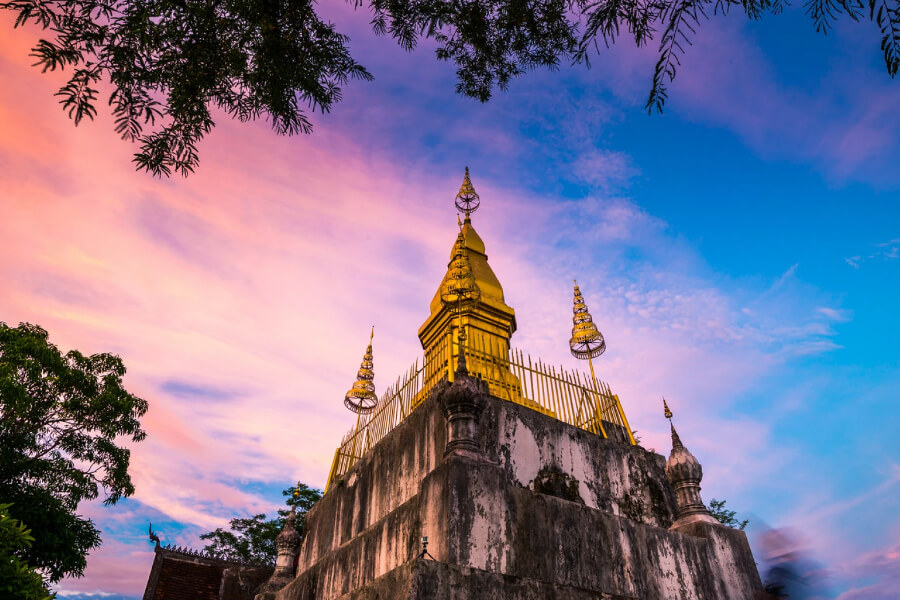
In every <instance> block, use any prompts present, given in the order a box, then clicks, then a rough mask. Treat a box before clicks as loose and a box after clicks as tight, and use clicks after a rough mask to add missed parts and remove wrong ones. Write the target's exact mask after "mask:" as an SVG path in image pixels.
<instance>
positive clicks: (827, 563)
mask: <svg viewBox="0 0 900 600" xmlns="http://www.w3.org/2000/svg"><path fill="white" fill-rule="evenodd" d="M328 10H330V11H334V14H333V18H334V19H335V20H336V21H337V22H338V23H339V24H341V26H342V27H343V28H344V29H345V30H346V31H349V32H350V33H351V36H352V39H353V43H352V48H353V50H354V51H356V52H358V55H359V56H360V57H363V58H364V61H363V62H364V63H365V64H366V66H367V67H369V69H370V70H371V71H372V72H373V73H374V75H375V77H376V80H375V81H374V82H373V83H353V84H351V85H350V86H348V88H347V89H346V90H345V100H344V101H343V102H342V103H341V104H339V105H337V106H336V107H335V110H334V112H333V113H332V114H329V115H325V116H316V117H315V119H314V121H315V122H316V124H317V129H316V132H315V133H314V134H313V135H312V136H309V137H300V138H293V139H280V138H276V137H275V136H274V134H271V133H270V132H268V131H267V130H266V128H265V126H264V124H258V125H238V124H233V123H229V122H228V121H227V119H225V118H222V119H220V123H219V127H218V128H217V129H216V131H215V132H214V133H213V134H212V135H211V136H210V137H209V138H208V140H207V141H206V142H204V145H203V146H202V148H201V168H200V170H199V172H198V173H197V174H196V175H195V176H193V177H191V178H189V179H187V180H181V179H177V180H171V181H158V180H153V179H150V178H148V177H146V176H145V175H141V174H136V173H134V172H132V170H131V166H130V164H129V160H130V157H129V153H130V152H131V150H132V149H131V148H130V147H128V146H127V145H126V144H123V143H121V142H118V141H117V140H116V139H115V136H114V135H113V134H112V132H111V127H110V124H109V119H108V118H104V116H102V115H101V116H100V117H99V118H98V121H97V122H96V123H94V124H92V125H90V126H89V127H80V128H78V129H77V130H76V129H74V128H73V127H71V125H70V124H69V123H68V122H67V121H66V119H65V117H64V116H63V115H62V114H61V113H60V112H59V111H58V110H57V109H56V108H55V100H54V99H53V98H52V91H53V81H52V80H51V79H49V78H47V77H41V76H40V75H39V74H38V73H36V72H35V70H33V69H30V68H29V67H28V66H27V65H28V63H29V59H27V57H26V56H25V50H26V49H27V47H28V44H29V41H30V40H29V38H28V35H27V34H26V33H22V32H19V33H17V34H15V35H13V36H12V37H11V38H10V41H9V42H6V45H5V46H4V47H3V53H2V54H0V71H2V74H3V77H4V80H5V81H10V82H13V85H11V86H9V87H8V88H7V89H6V90H0V124H2V123H3V122H4V120H5V124H6V126H7V132H8V133H7V135H6V136H5V137H4V136H0V138H2V142H0V144H2V145H0V173H3V174H2V175H0V197H3V198H5V200H2V201H0V210H2V211H3V217H4V218H3V219H2V224H0V233H2V234H3V235H4V236H5V238H6V239H7V240H9V243H8V246H7V252H6V253H5V254H4V257H2V258H0V274H2V275H3V276H4V277H5V278H6V279H7V280H8V281H11V282H13V285H11V286H8V287H7V288H6V289H4V290H3V291H0V319H3V320H5V321H7V322H18V321H32V322H37V323H40V324H42V325H44V326H45V327H46V328H47V329H48V330H49V331H50V333H51V337H52V339H54V340H55V341H56V343H58V344H59V345H60V346H61V347H64V348H67V347H77V348H80V349H83V350H85V351H104V350H109V351H115V352H118V353H120V354H121V355H122V356H123V358H124V360H125V362H126V365H128V367H129V375H128V379H127V381H128V382H129V385H130V386H131V387H132V388H133V389H134V390H136V392H137V393H139V394H140V395H142V396H143V397H145V398H147V399H148V400H150V402H151V407H152V408H151V413H150V414H149V415H148V419H147V429H148V432H149V434H150V435H149V437H148V440H147V441H146V442H145V443H143V444H141V445H139V446H137V447H136V448H135V449H134V461H135V467H134V472H135V480H136V483H137V487H138V491H137V494H136V495H135V497H134V498H132V499H128V500H126V501H124V502H122V503H121V504H120V505H118V506H116V507H114V508H111V509H110V508H103V507H100V506H93V505H91V506H86V507H83V509H84V511H85V514H88V515H89V516H91V517H92V518H94V519H95V520H96V521H97V522H98V523H99V524H100V525H101V526H102V527H103V529H104V533H105V544H104V548H102V549H101V550H99V551H98V552H97V554H96V555H95V556H93V557H92V558H91V559H90V562H89V568H88V575H87V577H86V578H84V579H82V580H77V581H65V582H63V583H62V585H61V594H60V596H61V597H63V598H79V599H81V598H86V597H93V596H97V595H102V594H115V595H117V597H122V598H136V597H138V596H140V595H141V594H142V592H143V584H144V582H145V581H146V576H147V573H149V567H150V561H151V560H152V558H151V557H150V554H149V550H150V547H149V545H148V544H146V542H145V540H144V536H145V530H146V522H147V520H152V521H153V522H154V528H156V529H158V530H160V531H161V532H162V533H163V535H164V538H165V539H168V540H170V541H173V542H175V543H179V544H192V545H194V546H195V547H200V543H199V540H198V538H197V536H198V535H199V534H200V533H202V532H203V531H208V530H209V529H211V528H214V527H216V526H219V525H221V524H224V523H225V522H226V521H227V520H228V519H229V518H232V517H234V516H243V515H246V514H252V513H255V512H263V511H268V512H271V511H273V510H274V508H275V506H276V504H277V503H278V502H279V501H280V490H281V489H283V488H284V487H287V486H288V485H290V484H291V483H292V482H294V481H296V480H297V479H301V480H303V481H306V482H308V483H310V484H313V485H322V484H323V483H324V478H325V476H326V475H327V469H328V466H329V461H330V458H331V454H332V452H333V448H334V446H335V445H336V444H337V443H338V441H339V439H340V436H341V435H342V433H343V431H344V430H345V429H347V428H348V427H350V426H351V425H352V416H351V415H349V413H345V411H344V409H343V407H342V406H341V402H340V399H341V398H342V395H343V392H344V391H345V388H347V387H348V386H349V385H350V384H351V383H352V378H353V375H354V373H355V370H356V368H357V367H358V363H359V359H360V356H361V354H362V350H363V348H364V342H365V337H366V336H365V334H366V333H367V331H368V326H369V325H371V324H372V322H373V321H374V322H375V324H376V339H375V364H376V385H377V386H378V390H379V392H380V391H382V390H383V389H384V387H385V385H386V384H387V383H388V382H390V381H392V380H393V379H394V378H395V377H396V376H397V375H399V374H400V373H401V372H402V371H403V370H404V369H405V368H406V367H407V366H408V364H409V363H411V362H412V361H413V360H414V359H415V357H416V356H417V355H418V354H419V353H420V349H419V347H418V341H417V340H416V338H415V331H416V329H417V328H418V326H419V325H420V324H421V321H422V320H424V318H425V316H426V307H427V303H428V301H429V300H430V297H431V295H432V294H433V292H434V288H435V286H436V285H437V284H438V282H439V281H440V277H441V275H442V273H443V269H444V268H445V262H446V254H447V252H448V251H449V249H450V247H451V245H452V243H453V239H454V235H455V233H454V230H455V226H456V225H455V217H454V216H453V212H452V205H451V200H452V196H453V194H454V193H455V191H456V188H457V187H458V185H459V180H460V179H461V172H462V167H463V166H465V165H469V167H470V168H471V171H472V178H473V182H474V184H475V187H476V189H478V191H479V193H480V194H481V196H482V200H483V204H482V209H481V210H480V211H479V212H478V214H477V215H476V216H475V225H476V227H477V228H478V230H479V232H480V233H481V235H482V237H483V238H484V240H485V243H486V244H487V248H488V254H489V256H490V261H491V264H492V265H493V267H494V270H495V271H496V272H497V274H498V276H499V278H500V280H501V282H502V283H503V284H504V288H505V291H506V295H507V301H508V302H509V303H510V304H511V305H512V306H513V307H515V308H516V310H517V313H518V319H519V325H520V330H519V332H518V333H517V334H516V337H515V338H514V343H515V344H516V345H518V346H520V347H523V348H526V349H528V350H530V351H531V352H532V353H534V354H538V355H541V356H544V357H546V358H548V359H549V360H551V361H553V362H560V363H564V364H566V365H567V368H576V367H578V366H579V365H577V364H575V363H573V361H572V359H571V358H570V357H568V356H567V350H566V347H565V338H566V337H567V335H568V328H569V327H570V322H569V320H570V303H571V289H570V288H569V284H570V282H571V279H572V277H573V276H577V277H578V279H579V282H580V283H582V287H583V291H584V292H585V294H586V300H587V302H588V305H589V307H590V308H591V311H592V313H593V315H594V318H595V321H597V322H598V324H599V326H600V329H601V331H603V333H604V334H605V335H606V337H607V340H608V343H609V351H608V352H607V354H606V355H604V357H603V359H602V360H601V361H600V362H599V364H598V375H599V376H601V377H602V378H603V379H605V380H606V381H608V382H609V383H610V385H611V386H612V388H613V390H615V391H617V392H618V393H619V395H620V396H621V398H622V401H623V404H624V406H625V409H626V411H628V414H629V419H630V421H631V423H632V425H633V427H635V428H636V429H638V430H639V431H640V432H641V436H642V438H643V440H644V442H643V443H644V444H645V445H646V446H647V447H655V448H657V449H658V450H660V451H665V452H666V453H667V449H668V447H667V446H666V444H667V443H668V442H667V423H665V421H664V419H662V417H661V408H660V406H659V403H660V399H659V398H660V396H662V395H665V396H666V397H667V398H668V399H669V400H670V403H671V405H672V408H673V410H674V411H675V413H676V422H677V423H678V424H679V431H680V432H681V433H682V438H683V439H684V441H685V443H686V444H687V445H688V446H689V447H690V448H691V449H692V450H693V451H694V453H695V454H696V455H697V456H698V457H699V458H700V460H701V461H702V462H703V465H704V472H705V474H706V476H705V480H704V497H705V499H707V500H709V499H710V498H712V497H717V498H726V499H727V500H728V505H729V507H731V508H734V509H736V510H738V511H739V513H740V514H741V515H746V516H748V517H749V518H750V519H751V540H753V543H754V544H756V541H755V539H756V538H755V537H754V536H755V532H757V531H759V528H761V526H762V524H763V523H766V524H768V525H769V526H773V527H792V528H794V529H793V531H794V534H793V537H794V538H795V539H796V542H797V544H798V546H800V547H802V548H803V549H804V551H805V552H806V553H807V554H808V555H809V556H810V557H811V558H812V559H813V560H815V561H817V562H819V563H821V564H822V565H824V568H825V569H826V572H827V575H828V588H829V592H828V595H829V597H834V598H837V597H840V598H841V599H842V600H849V599H851V598H890V597H893V596H892V594H893V593H894V592H893V590H895V589H897V588H898V587H900V519H898V517H897V513H898V508H900V506H898V501H897V498H898V497H900V494H898V490H900V444H898V443H897V441H896V437H895V432H896V431H898V429H900V408H898V406H900V403H898V397H897V390H898V389H900V388H898V383H900V365H898V352H897V351H896V349H895V340H896V337H897V332H898V331H900V317H898V313H897V310H896V307H897V306H898V305H900V277H898V267H900V261H898V248H900V208H898V203H900V170H898V169H897V168H896V164H897V161H898V158H900V152H898V150H900V143H898V133H900V113H897V111H896V107H897V106H898V99H900V91H898V88H897V83H896V82H895V81H891V80H890V78H889V77H888V76H887V75H886V74H885V72H884V67H883V65H882V63H881V62H880V51H879V50H878V46H877V43H878V38H877V33H876V32H875V29H874V28H873V27H872V26H871V25H870V24H861V25H853V24H842V25H841V26H839V27H838V28H837V29H836V30H835V31H833V32H832V34H830V35H829V36H827V37H825V36H821V35H816V34H815V33H814V31H813V27H812V25H811V24H810V23H809V22H808V21H807V19H806V17H805V16H804V15H803V14H802V7H800V6H797V7H793V8H792V9H790V10H789V11H788V13H787V14H786V15H784V16H782V17H778V18H774V17H772V18H766V19H764V20H763V21H761V22H759V23H755V24H749V23H746V22H744V21H743V20H742V19H741V18H740V17H737V16H736V15H735V18H727V19H721V18H717V19H715V20H713V21H711V22H709V23H705V24H704V27H703V29H702V31H701V34H700V36H699V37H698V39H697V40H696V43H695V45H694V46H693V47H692V48H690V49H689V52H688V55H687V56H686V58H685V60H684V65H683V67H682V68H681V70H680V72H679V76H678V78H677V79H676V81H675V83H674V85H672V87H671V90H670V92H671V93H670V102H669V105H668V107H667V110H666V112H665V113H664V114H663V115H647V114H646V112H645V111H644V110H643V103H644V100H645V98H646V94H647V92H648V90H649V88H648V86H649V83H650V79H651V75H652V65H653V62H654V55H653V51H652V48H651V49H650V51H636V50H634V49H633V48H629V47H628V46H627V45H625V46H622V47H619V48H615V49H613V50H611V51H608V52H604V53H602V54H601V56H599V57H597V58H595V59H594V67H593V68H592V69H590V70H586V69H584V68H583V67H575V68H568V67H566V68H562V69H560V70H559V71H558V72H553V73H551V72H546V71H537V72H534V73H529V74H528V75H526V76H525V77H523V78H521V79H519V80H516V81H514V82H513V83H512V85H511V86H510V89H509V90H508V91H506V92H504V93H501V94H499V95H497V97H496V98H494V99H493V100H492V101H491V102H489V103H487V104H484V105H482V104H479V103H477V102H474V101H471V100H468V99H465V98H461V97H458V96H456V95H454V93H453V87H454V80H453V69H452V67H451V66H449V65H445V64H439V63H436V62H435V61H434V59H433V57H432V56H431V55H430V53H429V51H430V49H429V47H428V44H423V45H422V47H421V48H420V49H419V51H417V52H415V53H412V54H406V53H404V52H402V51H401V50H399V49H397V48H396V47H395V46H394V45H393V44H392V42H391V41H390V40H388V39H383V38H376V37H374V36H372V35H371V34H369V33H368V32H366V29H365V22H366V19H365V18H361V16H360V15H354V14H353V13H352V11H351V10H350V9H349V8H348V7H346V6H343V5H334V6H329V8H328ZM88 157H90V159H88ZM13 172H15V173H16V176H15V177H13V176H12V175H11V173H13ZM93 173H103V174H104V175H103V176H102V177H97V176H95V175H93ZM73 222H74V223H78V224H79V226H78V227H73V226H72V223H73ZM360 290H363V291H362V292H360ZM336 338H337V339H346V340H357V339H358V343H349V344H347V346H348V347H345V345H343V344H342V345H341V347H335V345H334V344H329V340H332V339H336ZM285 423H290V424H291V425H290V427H285ZM755 547H756V548H757V559H758V560H762V557H761V556H760V550H759V547H758V545H756V546H755Z"/></svg>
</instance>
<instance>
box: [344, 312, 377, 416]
mask: <svg viewBox="0 0 900 600" xmlns="http://www.w3.org/2000/svg"><path fill="white" fill-rule="evenodd" d="M373 337H375V327H374V326H372V333H370V334H369V346H368V347H367V348H366V353H365V354H364V355H363V359H362V363H361V364H360V365H359V371H358V372H357V373H356V383H354V384H353V387H352V388H350V390H349V391H348V392H347V395H346V396H344V406H346V407H347V408H349V409H350V410H352V411H353V412H355V413H356V414H357V415H364V414H367V413H370V412H372V411H373V410H374V409H375V404H376V403H377V402H378V396H376V395H375V384H374V383H372V381H373V380H374V379H375V371H374V370H373V369H372V366H373V363H372V358H373V356H372V338H373Z"/></svg>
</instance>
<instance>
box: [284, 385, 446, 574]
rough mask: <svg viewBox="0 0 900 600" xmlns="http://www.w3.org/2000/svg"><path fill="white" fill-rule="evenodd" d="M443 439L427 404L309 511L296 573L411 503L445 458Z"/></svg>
mask: <svg viewBox="0 0 900 600" xmlns="http://www.w3.org/2000/svg"><path fill="white" fill-rule="evenodd" d="M446 439H447V432H446V425H445V423H444V417H443V416H442V415H441V412H440V410H439V409H437V408H436V404H435V403H434V401H432V400H430V399H429V400H426V401H425V403H423V405H422V406H420V407H419V408H418V409H416V410H415V411H413V413H412V414H411V415H410V416H409V417H407V418H406V419H405V420H404V421H403V422H402V423H401V424H400V425H398V426H397V427H396V428H395V429H394V430H393V431H392V432H391V433H390V434H389V435H387V436H385V438H384V439H382V440H381V441H380V442H379V443H378V444H376V445H375V447H374V448H372V449H371V450H370V451H369V453H368V454H366V455H365V456H364V457H363V458H362V459H360V460H359V461H358V462H357V464H356V465H355V466H354V467H353V468H352V469H350V471H349V472H348V473H347V474H346V475H345V476H344V478H343V479H342V480H341V481H340V482H338V483H336V484H335V485H333V486H332V488H331V489H329V491H328V493H327V494H325V497H324V498H322V500H320V501H319V502H318V503H316V505H315V506H314V507H313V508H312V510H310V512H309V515H308V516H307V519H306V527H307V532H306V537H305V539H304V541H303V547H302V549H301V551H300V559H299V569H298V572H302V571H304V570H306V569H307V568H309V567H310V566H311V565H313V564H315V563H316V562H318V561H319V560H320V559H321V558H322V557H323V556H325V555H326V554H328V553H329V552H331V551H332V550H333V549H335V548H338V547H340V546H341V545H342V544H344V543H346V542H347V541H348V540H350V539H352V538H354V537H356V536H357V535H359V534H360V533H361V532H363V531H365V530H367V529H369V528H370V527H372V526H373V525H374V524H375V523H377V522H379V521H380V520H381V519H383V518H384V517H385V516H386V515H388V514H389V513H391V512H392V511H394V510H397V509H398V508H399V507H400V506H402V505H404V504H406V503H407V502H409V501H410V500H411V499H413V498H415V497H416V496H417V494H418V493H419V486H420V485H421V483H422V479H423V477H425V475H426V474H428V473H429V472H430V471H432V470H433V469H434V468H435V467H436V466H437V465H438V464H439V463H440V461H441V459H442V458H443V454H444V447H445V446H446ZM407 559H408V557H404V558H403V561H405V560H407ZM390 568H393V567H390Z"/></svg>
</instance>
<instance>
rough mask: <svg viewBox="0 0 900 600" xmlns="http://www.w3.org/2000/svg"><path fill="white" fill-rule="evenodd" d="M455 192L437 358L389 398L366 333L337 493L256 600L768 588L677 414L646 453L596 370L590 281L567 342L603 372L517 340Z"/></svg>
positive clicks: (466, 208)
mask: <svg viewBox="0 0 900 600" xmlns="http://www.w3.org/2000/svg"><path fill="white" fill-rule="evenodd" d="M455 204H456V207H457V210H458V211H459V213H460V216H461V217H462V218H461V220H459V221H458V224H459V231H458V234H457V236H456V239H455V240H454V241H453V243H452V246H451V248H450V256H449V261H448V264H447V269H446V271H445V273H444V276H443V278H442V279H441V280H440V282H439V284H438V287H437V290H436V292H435V294H434V298H433V299H432V301H431V304H430V306H429V307H428V315H427V317H426V318H425V321H424V322H423V323H422V325H421V327H420V328H419V331H418V337H419V340H420V341H421V344H422V349H423V357H422V358H421V359H420V360H418V361H416V362H415V363H414V364H413V365H412V366H411V367H410V369H409V370H408V371H407V372H406V373H405V374H403V375H402V376H400V377H399V378H398V379H397V380H396V381H395V382H394V383H392V384H391V385H389V386H387V388H386V389H385V391H384V392H383V393H382V395H381V396H380V397H379V396H376V394H375V385H374V378H375V368H374V352H373V346H372V341H373V337H372V336H373V335H374V332H373V334H372V335H370V339H369V345H368V347H367V348H366V351H365V353H364V355H363V360H362V363H361V366H360V370H359V372H358V374H357V379H356V382H355V383H354V384H353V385H352V387H351V388H350V390H349V391H348V392H347V394H346V395H345V398H344V403H345V405H346V406H347V408H348V409H349V410H351V411H352V412H353V413H354V415H355V419H354V421H355V424H354V426H353V427H352V428H351V429H350V431H348V432H347V434H346V435H345V436H344V437H343V438H342V439H341V441H340V443H339V445H338V447H337V449H336V450H335V453H334V459H333V462H332V466H331V470H330V472H329V475H328V480H327V485H326V491H325V494H324V497H323V498H322V499H321V500H320V501H319V502H318V503H317V504H316V505H315V506H314V507H313V508H312V509H311V510H310V512H309V513H308V515H307V519H306V523H305V528H304V529H305V535H304V537H303V539H302V542H301V541H300V538H299V537H298V536H296V532H295V531H294V527H293V523H292V522H291V523H289V524H286V526H285V530H284V532H283V533H282V535H281V536H279V539H278V543H277V548H278V558H277V561H276V565H275V567H274V571H270V572H271V576H270V577H269V578H268V580H267V581H265V583H263V584H262V585H260V586H259V587H257V588H256V589H255V590H254V592H253V593H254V594H255V598H256V600H363V599H366V600H369V599H372V600H375V599H385V600H387V599H391V600H393V599H401V598H402V599H404V600H425V599H429V600H430V599H436V598H440V599H442V600H488V599H491V600H493V599H504V600H543V599H555V600H601V599H603V600H660V599H666V600H667V599H672V600H753V599H755V598H758V597H759V595H760V594H761V593H762V586H761V583H760V578H759V574H758V572H757V570H756V565H755V563H754V560H753V556H752V554H751V551H750V546H749V544H748V543H747V538H746V536H745V534H744V532H743V531H739V530H736V529H732V528H730V527H726V526H724V525H721V524H720V523H718V522H717V521H716V520H715V519H714V518H713V517H712V516H711V515H710V514H709V511H708V510H707V508H706V506H705V505H704V504H703V501H702V499H701V497H700V481H701V479H702V468H701V466H700V463H699V461H698V460H697V459H696V458H695V457H694V456H693V455H692V454H691V453H690V452H689V451H688V450H687V447H686V446H685V445H684V444H683V443H682V441H681V439H680V438H679V436H678V434H677V432H676V430H675V426H674V423H673V424H671V431H672V451H671V454H670V456H669V458H668V460H666V459H665V458H664V457H663V456H661V455H659V454H656V453H655V452H653V451H648V450H645V449H644V448H642V447H641V446H640V445H638V444H637V443H636V441H635V439H634V436H633V435H632V431H631V428H630V426H629V424H628V419H627V418H626V414H625V411H624V409H623V407H622V404H621V402H620V400H619V397H618V396H617V395H616V394H614V393H613V392H612V390H611V389H610V387H609V386H608V385H607V384H605V383H603V382H601V381H599V380H598V379H597V378H596V377H595V376H594V367H593V359H595V358H598V357H599V356H600V355H601V354H603V352H604V351H605V350H606V347H607V346H606V340H605V339H604V337H603V335H602V334H601V333H600V330H599V328H598V327H597V324H596V323H595V322H594V320H593V317H592V316H591V314H590V312H589V310H588V308H587V303H586V302H585V299H584V295H583V294H582V291H581V289H580V288H579V286H578V284H577V283H576V284H575V286H574V294H573V304H572V323H573V327H572V332H571V338H570V339H569V340H568V343H569V347H570V350H571V352H572V355H573V356H574V357H575V358H577V359H583V360H586V361H587V362H588V366H589V371H590V375H586V374H583V373H581V372H580V371H578V370H568V369H565V368H563V367H554V366H550V365H547V364H545V363H544V362H543V361H541V360H539V359H533V358H531V357H530V356H529V355H528V354H526V353H525V352H522V351H521V350H517V349H515V348H513V347H512V346H511V344H510V342H511V339H512V336H513V334H514V333H515V331H516V314H515V310H514V309H513V308H512V307H511V306H510V305H509V304H507V301H506V298H505V296H504V293H503V287H502V285H501V284H500V280H499V278H498V277H497V275H496V274H495V273H494V271H493V269H492V268H491V266H490V264H489V262H488V254H487V248H486V246H485V243H484V241H483V240H482V239H481V237H480V236H479V235H478V233H477V232H476V230H475V227H474V224H473V219H472V214H473V213H474V212H475V210H476V209H478V207H479V205H480V197H479V196H478V194H477V193H476V191H475V188H474V186H473V184H472V181H471V179H470V176H469V172H468V169H466V173H465V177H464V179H463V183H462V186H461V187H460V190H459V193H458V194H457V196H456V199H455ZM448 241H449V240H448ZM561 343H564V341H563V338H562V336H561ZM665 415H666V417H668V418H669V419H670V422H671V417H672V414H671V411H670V410H669V407H668V405H667V404H666V405H665ZM239 572H240V571H239ZM254 581H256V580H255V579H254ZM223 586H224V584H223ZM222 589H225V588H224V587H223V588H222ZM149 592H150V588H149V586H148V593H149ZM251 597H252V596H250V595H247V594H244V595H243V596H238V595H232V596H228V595H220V596H219V600H250V598H251ZM145 598H146V599H147V600H149V599H150V598H153V599H154V600H168V598H166V597H165V596H159V595H155V596H154V595H152V594H151V595H150V596H145Z"/></svg>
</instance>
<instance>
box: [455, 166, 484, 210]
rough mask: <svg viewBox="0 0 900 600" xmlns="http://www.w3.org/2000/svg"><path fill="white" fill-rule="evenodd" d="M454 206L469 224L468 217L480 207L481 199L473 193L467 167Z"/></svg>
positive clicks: (473, 189) (473, 187)
mask: <svg viewBox="0 0 900 600" xmlns="http://www.w3.org/2000/svg"><path fill="white" fill-rule="evenodd" d="M455 204H456V209H457V210H458V211H459V212H461V213H464V214H465V215H466V222H469V215H470V214H472V213H473V212H475V211H476V210H478V207H479V206H480V205H481V197H480V196H479V195H478V193H477V192H476V191H475V186H473V185H472V180H471V179H469V167H466V174H465V177H463V182H462V185H461V186H459V192H457V193H456V200H455Z"/></svg>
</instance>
